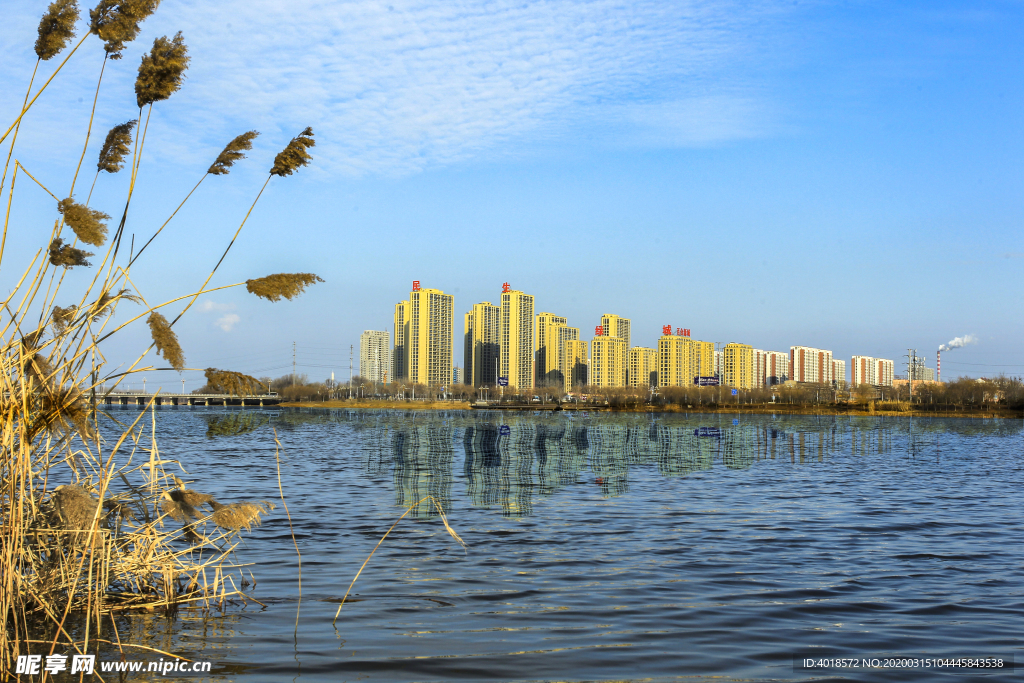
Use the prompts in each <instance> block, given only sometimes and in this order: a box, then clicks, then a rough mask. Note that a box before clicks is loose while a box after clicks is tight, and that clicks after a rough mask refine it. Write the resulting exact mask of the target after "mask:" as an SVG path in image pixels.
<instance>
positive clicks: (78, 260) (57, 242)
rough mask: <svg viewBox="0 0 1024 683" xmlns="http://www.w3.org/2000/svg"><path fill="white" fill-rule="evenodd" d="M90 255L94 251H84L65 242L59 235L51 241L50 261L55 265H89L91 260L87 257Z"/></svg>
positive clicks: (71, 266)
mask: <svg viewBox="0 0 1024 683" xmlns="http://www.w3.org/2000/svg"><path fill="white" fill-rule="evenodd" d="M90 256H92V252H89V251H82V250H81V249H76V248H75V247H73V246H71V245H70V244H64V240H62V239H61V238H59V237H55V238H53V241H52V242H50V263H52V264H53V265H55V266H64V267H65V268H73V267H75V266H88V265H89V262H88V261H87V260H86V259H87V258H89V257H90Z"/></svg>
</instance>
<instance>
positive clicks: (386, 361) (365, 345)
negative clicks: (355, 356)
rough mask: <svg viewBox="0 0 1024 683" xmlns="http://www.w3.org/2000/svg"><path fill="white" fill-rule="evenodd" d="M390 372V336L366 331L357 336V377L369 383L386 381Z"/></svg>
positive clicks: (384, 332) (382, 331) (377, 331)
mask: <svg viewBox="0 0 1024 683" xmlns="http://www.w3.org/2000/svg"><path fill="white" fill-rule="evenodd" d="M389 372H391V334H390V333H388V331H387V330H366V331H365V332H363V333H362V334H361V335H359V375H360V377H363V378H364V379H367V380H369V381H371V382H379V383H382V384H383V383H384V382H387V381H388V373H389Z"/></svg>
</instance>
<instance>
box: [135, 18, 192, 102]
mask: <svg viewBox="0 0 1024 683" xmlns="http://www.w3.org/2000/svg"><path fill="white" fill-rule="evenodd" d="M189 61H190V58H189V56H188V48H187V47H185V41H184V40H183V39H182V37H181V31H178V33H177V34H175V36H174V38H172V39H170V40H168V39H167V36H163V37H161V38H157V39H156V40H154V41H153V49H152V50H151V51H150V53H149V54H148V55H143V57H142V64H140V65H139V76H138V78H136V79H135V99H136V101H137V102H138V104H139V109H142V108H143V107H145V106H146V105H147V104H153V103H154V102H159V101H160V100H166V99H167V98H169V97H170V96H171V95H173V94H174V93H176V92H178V90H180V89H181V80H182V79H183V78H184V77H185V69H187V68H188V63H189Z"/></svg>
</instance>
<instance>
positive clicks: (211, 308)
mask: <svg viewBox="0 0 1024 683" xmlns="http://www.w3.org/2000/svg"><path fill="white" fill-rule="evenodd" d="M234 308H235V305H234V304H219V303H217V302H216V301H210V300H206V301H204V302H203V303H201V304H200V305H199V310H200V311H202V312H203V313H211V312H219V311H231V310H234Z"/></svg>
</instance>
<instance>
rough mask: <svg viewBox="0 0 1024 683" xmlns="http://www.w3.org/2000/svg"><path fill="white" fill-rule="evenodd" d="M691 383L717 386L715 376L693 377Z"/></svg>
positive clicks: (700, 385) (701, 385)
mask: <svg viewBox="0 0 1024 683" xmlns="http://www.w3.org/2000/svg"><path fill="white" fill-rule="evenodd" d="M693 383H694V384H696V385H697V386H699V387H717V386H718V378H717V377H694V378H693Z"/></svg>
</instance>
